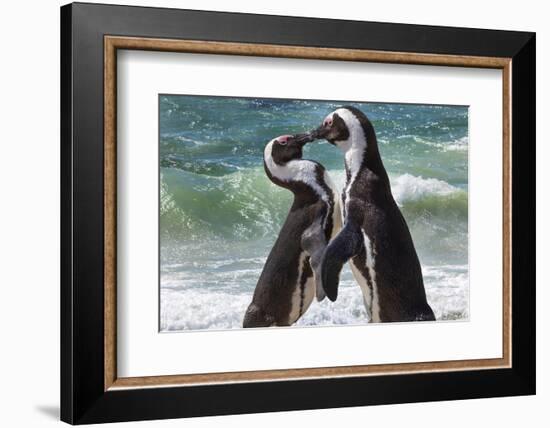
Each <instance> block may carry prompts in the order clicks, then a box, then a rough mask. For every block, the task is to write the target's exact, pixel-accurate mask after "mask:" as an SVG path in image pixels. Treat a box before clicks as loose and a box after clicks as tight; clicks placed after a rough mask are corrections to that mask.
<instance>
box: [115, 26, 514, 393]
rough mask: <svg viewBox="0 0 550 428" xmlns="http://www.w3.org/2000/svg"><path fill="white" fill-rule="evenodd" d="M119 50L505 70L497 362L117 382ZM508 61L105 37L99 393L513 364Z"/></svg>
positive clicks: (485, 360) (156, 378)
mask: <svg viewBox="0 0 550 428" xmlns="http://www.w3.org/2000/svg"><path fill="white" fill-rule="evenodd" d="M118 49H131V50H149V51H169V52H183V53H202V54H218V55H220V54H221V55H245V56H264V57H282V58H302V59H325V60H338V61H360V62H381V63H394V64H395V63H398V64H419V65H441V66H458V67H477V68H494V69H501V70H502V82H503V87H502V91H503V113H502V114H503V122H502V125H503V135H502V138H503V219H502V220H503V255H502V256H503V325H502V334H503V342H502V343H503V349H502V358H493V359H476V360H459V361H434V362H423V363H404V364H379V365H361V366H345V367H323V368H305V369H284V370H262V371H246V372H229V373H205V374H189V375H170V376H148V377H128V378H119V377H117V374H116V373H117V370H116V177H117V171H116V79H117V78H116V61H117V57H116V52H117V50H118ZM511 65H512V60H511V58H497V57H478V56H460V55H438V54H418V53H407V52H382V51H369V50H360V49H334V48H318V47H301V46H282V45H266V44H249V43H230V42H211V41H196V40H169V39H154V38H137V37H119V36H105V37H104V215H105V216H104V230H105V232H104V233H105V235H104V242H105V243H104V266H105V267H104V292H105V294H104V296H105V297H104V299H105V301H104V308H105V309H104V322H105V324H104V325H105V327H104V328H105V336H104V351H105V352H104V355H105V358H104V389H105V391H107V390H111V389H121V388H143V387H162V386H175V385H179V386H191V385H198V384H219V383H236V382H259V381H271V380H278V381H280V380H296V379H311V378H333V377H356V376H369V375H382V374H386V375H391V374H405V373H422V372H441V371H458V370H471V369H477V370H479V369H496V368H509V367H511V363H512V354H511V352H512V351H511V346H512V345H511V344H512V342H511V340H512V315H511V314H512V312H511V284H512V282H511V277H512V266H511V251H512V247H511V245H512V242H511V239H512V235H511V227H512V225H511V219H512V216H511V209H512V207H511V194H512V170H511V123H512V122H511V114H512V111H511V81H512V80H511V77H512V67H511Z"/></svg>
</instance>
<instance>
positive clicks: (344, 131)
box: [310, 108, 352, 146]
mask: <svg viewBox="0 0 550 428" xmlns="http://www.w3.org/2000/svg"><path fill="white" fill-rule="evenodd" d="M348 112H349V110H348V109H347V108H339V109H337V110H335V111H333V112H332V113H330V114H328V115H327V117H325V119H324V120H323V123H322V124H321V126H319V127H318V128H317V129H315V130H313V131H312V132H311V133H310V135H311V136H312V138H313V139H316V140H319V139H325V140H327V141H328V142H329V143H331V144H334V145H335V146H337V145H338V142H340V141H347V140H348V139H349V137H350V127H351V125H352V124H350V123H348V122H349V120H346V119H348V117H347V116H349V115H348V114H346V113H348Z"/></svg>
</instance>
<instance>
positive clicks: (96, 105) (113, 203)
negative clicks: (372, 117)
mask: <svg viewBox="0 0 550 428" xmlns="http://www.w3.org/2000/svg"><path fill="white" fill-rule="evenodd" d="M107 18H108V19H107ZM343 26H345V31H342V28H343ZM119 50H141V51H153V52H159V51H160V52H180V53H198V54H207V55H220V54H223V55H235V56H253V57H269V58H272V57H273V58H296V59H315V60H327V61H328V60H336V61H354V62H368V63H389V64H414V65H426V66H429V65H438V66H450V67H453V66H455V67H472V68H491V69H498V70H502V77H503V78H502V82H503V88H502V94H503V109H502V124H503V136H502V141H503V159H502V165H503V219H502V221H503V226H504V227H503V231H502V232H503V233H502V236H503V254H502V259H503V288H502V291H503V293H502V296H503V300H502V301H503V307H502V314H503V322H502V340H503V342H502V343H503V352H502V357H501V358H498V359H478V360H455V361H443V362H430V361H427V362H420V363H418V362H415V363H401V364H386V365H384V364H380V365H366V366H341V367H310V368H298V369H283V370H280V369H277V370H260V371H258V370H251V371H240V372H226V373H199V374H187V375H177V374H174V375H173V376H165V375H163V376H146V377H129V378H128V377H126V378H125V377H119V376H118V375H117V362H116V353H117V293H116V276H117V264H116V263H117V242H116V241H117V211H116V207H117V199H116V195H117V168H116V165H117V163H116V160H117V152H116V134H117V80H116V76H117V56H116V54H117V51H119ZM535 95H536V89H535V34H534V33H526V32H511V31H495V30H481V29H465V28H448V27H433V26H419V25H408V24H389V23H374V22H358V21H338V20H327V19H313V18H297V17H283V16H267V15H251V14H236V13H221V12H205V11H191V10H177V9H160V8H143V7H128V6H112V5H111V6H108V5H92V4H84V3H73V4H69V5H66V6H63V7H62V8H61V419H62V420H63V421H65V422H68V423H71V424H85V423H98V422H117V421H130V420H145V419H164V418H178V417H192V416H204V415H224V414H237V413H258V412H270V411H283V410H300V409H317V408H330V407H347V406H364V405H374V404H391V403H405V402H419V401H439V400H454V399H467V398H482V397H497V396H512V395H529V394H534V393H535V257H534V255H535V221H534V220H535V209H534V208H535ZM494 162H497V163H498V162H500V160H498V159H497V160H494ZM153 286H156V284H154V285H153Z"/></svg>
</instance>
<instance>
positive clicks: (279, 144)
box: [265, 134, 313, 165]
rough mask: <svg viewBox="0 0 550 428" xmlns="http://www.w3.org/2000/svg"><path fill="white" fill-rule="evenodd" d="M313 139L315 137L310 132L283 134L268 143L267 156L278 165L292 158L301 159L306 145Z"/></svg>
mask: <svg viewBox="0 0 550 428" xmlns="http://www.w3.org/2000/svg"><path fill="white" fill-rule="evenodd" d="M311 141H313V138H312V136H311V135H310V134H298V135H281V136H279V137H277V138H274V139H273V140H271V141H270V142H269V143H268V144H267V146H266V151H265V156H266V157H270V158H271V159H272V160H273V162H275V163H276V164H278V165H284V164H286V163H287V162H290V161H291V160H294V159H301V158H302V149H303V147H304V145H305V144H306V143H309V142H311ZM269 149H271V150H269Z"/></svg>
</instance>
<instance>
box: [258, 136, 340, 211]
mask: <svg viewBox="0 0 550 428" xmlns="http://www.w3.org/2000/svg"><path fill="white" fill-rule="evenodd" d="M272 149H273V141H271V142H270V143H269V144H268V145H267V146H266V148H265V151H264V160H265V164H266V166H267V168H268V169H269V172H270V173H271V174H272V175H273V176H274V177H275V178H277V179H278V180H280V181H283V182H286V183H291V182H293V181H294V182H300V183H303V184H305V185H307V186H308V187H310V188H311V189H312V190H313V191H314V192H315V193H317V195H318V196H319V197H320V198H321V199H322V200H323V201H325V202H326V203H329V201H330V197H329V195H328V194H327V192H325V190H324V189H323V188H322V186H321V185H320V184H319V183H318V182H317V179H316V177H317V174H316V169H317V164H316V163H315V162H312V161H309V160H306V159H295V160H291V161H289V162H287V163H286V164H284V165H278V164H277V163H275V161H274V160H273V156H272V155H271V153H272Z"/></svg>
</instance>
